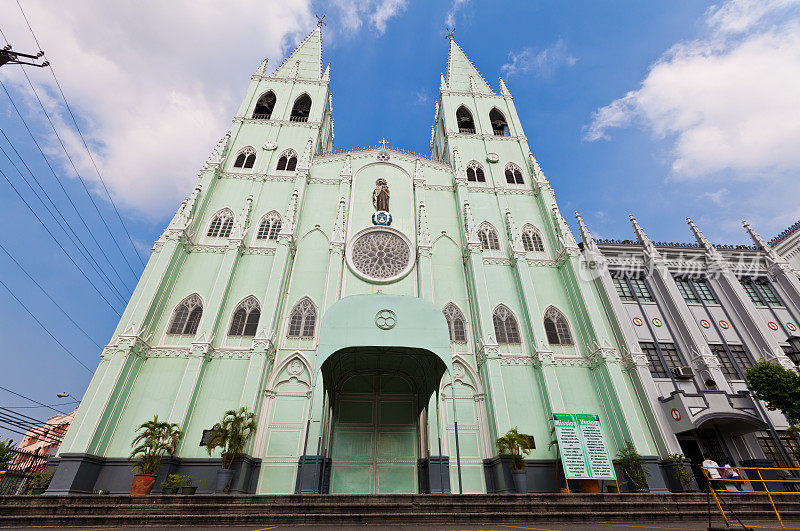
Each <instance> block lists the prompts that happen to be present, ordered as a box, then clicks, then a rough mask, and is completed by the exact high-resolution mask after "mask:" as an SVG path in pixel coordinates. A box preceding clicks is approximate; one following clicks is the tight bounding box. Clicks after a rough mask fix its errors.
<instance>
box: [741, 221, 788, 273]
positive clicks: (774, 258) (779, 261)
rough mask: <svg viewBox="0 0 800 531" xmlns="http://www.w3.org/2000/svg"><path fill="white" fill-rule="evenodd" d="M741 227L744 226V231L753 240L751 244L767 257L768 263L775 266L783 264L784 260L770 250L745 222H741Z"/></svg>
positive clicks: (773, 250) (769, 246)
mask: <svg viewBox="0 0 800 531" xmlns="http://www.w3.org/2000/svg"><path fill="white" fill-rule="evenodd" d="M742 225H744V229H745V230H746V231H747V234H749V235H750V238H751V239H752V240H753V243H755V244H756V247H758V248H759V249H761V250H762V251H764V253H766V255H767V259H768V263H769V262H772V263H775V264H785V263H786V260H784V259H783V258H782V257H781V256H780V255H778V253H776V252H775V249H773V248H772V246H771V245H770V244H768V243H767V242H766V240H764V238H762V237H761V236H760V235H759V234H758V233H757V232H756V231H755V230H753V227H751V226H750V224H749V223H748V222H747V221H744V220H743V221H742Z"/></svg>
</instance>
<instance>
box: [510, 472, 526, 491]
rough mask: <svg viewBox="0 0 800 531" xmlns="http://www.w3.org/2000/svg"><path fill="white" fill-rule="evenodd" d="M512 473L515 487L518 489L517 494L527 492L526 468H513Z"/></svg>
mask: <svg viewBox="0 0 800 531" xmlns="http://www.w3.org/2000/svg"><path fill="white" fill-rule="evenodd" d="M511 475H512V477H513V478H514V487H515V488H516V489H517V494H527V492H528V475H527V474H526V473H525V469H524V468H523V469H522V470H512V471H511Z"/></svg>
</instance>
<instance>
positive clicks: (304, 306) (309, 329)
mask: <svg viewBox="0 0 800 531" xmlns="http://www.w3.org/2000/svg"><path fill="white" fill-rule="evenodd" d="M316 320H317V310H316V308H315V307H314V303H313V302H311V299H309V298H308V297H303V298H302V299H301V300H300V301H299V302H298V303H297V304H295V305H294V308H292V313H291V314H290V316H289V333H288V336H289V337H314V325H315V323H316Z"/></svg>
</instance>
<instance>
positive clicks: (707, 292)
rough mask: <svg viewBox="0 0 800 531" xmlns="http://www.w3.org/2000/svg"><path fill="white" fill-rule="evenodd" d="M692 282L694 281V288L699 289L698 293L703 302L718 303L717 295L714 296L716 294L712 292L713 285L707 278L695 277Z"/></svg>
mask: <svg viewBox="0 0 800 531" xmlns="http://www.w3.org/2000/svg"><path fill="white" fill-rule="evenodd" d="M692 282H693V283H694V289H695V290H696V291H697V294H698V295H699V296H700V299H701V300H702V301H703V302H705V303H706V304H718V302H717V299H716V297H714V294H713V293H711V287H710V286H709V285H708V281H707V280H706V279H704V278H700V279H694V280H692Z"/></svg>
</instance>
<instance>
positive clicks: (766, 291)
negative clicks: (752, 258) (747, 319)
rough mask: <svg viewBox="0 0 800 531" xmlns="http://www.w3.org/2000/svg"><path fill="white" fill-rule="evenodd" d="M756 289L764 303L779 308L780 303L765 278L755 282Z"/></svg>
mask: <svg viewBox="0 0 800 531" xmlns="http://www.w3.org/2000/svg"><path fill="white" fill-rule="evenodd" d="M756 289H757V290H758V291H759V293H760V294H761V298H762V299H763V300H764V301H766V303H767V304H769V305H770V306H780V305H781V301H780V300H779V299H778V296H777V295H776V294H775V292H774V291H773V290H772V286H770V285H769V281H768V280H767V279H765V278H759V279H758V280H756Z"/></svg>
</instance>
